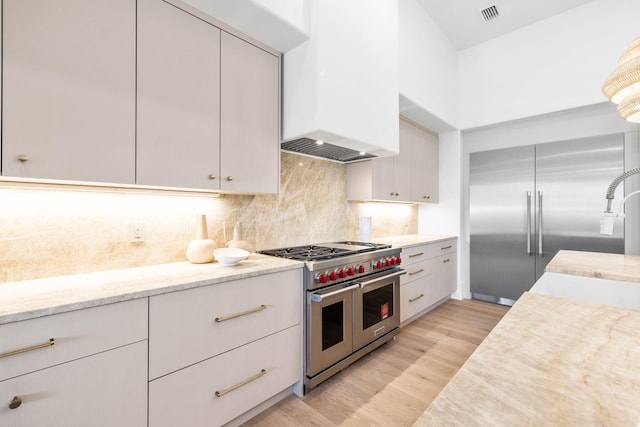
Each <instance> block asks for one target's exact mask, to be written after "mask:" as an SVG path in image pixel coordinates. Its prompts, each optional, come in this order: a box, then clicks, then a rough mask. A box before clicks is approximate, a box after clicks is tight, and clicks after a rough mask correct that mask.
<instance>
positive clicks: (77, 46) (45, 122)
mask: <svg viewBox="0 0 640 427" xmlns="http://www.w3.org/2000/svg"><path fill="white" fill-rule="evenodd" d="M2 6H3V16H2V19H3V23H2V30H3V40H2V43H3V51H2V67H3V71H2V103H3V109H2V174H3V175H5V176H14V177H26V178H50V179H63V180H78V181H99V182H113V183H127V184H133V183H134V179H135V176H134V174H135V84H136V82H135V67H136V54H135V37H136V22H135V16H136V9H135V1H134V0H109V1H101V0H61V1H55V2H53V1H48V0H4V1H3V5H2Z"/></svg>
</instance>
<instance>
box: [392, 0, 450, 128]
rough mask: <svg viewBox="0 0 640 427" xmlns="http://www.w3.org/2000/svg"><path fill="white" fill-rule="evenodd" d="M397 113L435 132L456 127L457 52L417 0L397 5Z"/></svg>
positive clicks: (405, 1) (400, 2)
mask: <svg viewBox="0 0 640 427" xmlns="http://www.w3.org/2000/svg"><path fill="white" fill-rule="evenodd" d="M398 22H399V28H398V40H399V52H398V54H399V89H400V97H401V102H400V108H401V111H400V113H401V114H402V115H404V116H406V117H407V118H409V119H411V120H413V121H415V122H416V123H419V124H421V125H423V126H425V127H427V128H429V129H431V130H433V131H435V132H443V131H448V130H453V129H455V128H456V127H457V123H458V52H457V50H456V48H455V47H454V46H453V44H452V43H451V42H450V41H449V39H447V38H446V37H445V35H444V33H443V32H442V31H441V30H440V28H439V27H438V26H437V25H436V24H435V22H434V21H433V19H431V17H430V16H429V15H428V14H427V12H426V11H425V10H424V8H423V7H422V6H420V4H419V3H418V2H417V1H416V0H402V1H399V2H398Z"/></svg>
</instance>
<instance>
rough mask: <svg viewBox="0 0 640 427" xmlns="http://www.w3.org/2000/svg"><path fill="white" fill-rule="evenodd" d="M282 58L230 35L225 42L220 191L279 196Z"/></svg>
mask: <svg viewBox="0 0 640 427" xmlns="http://www.w3.org/2000/svg"><path fill="white" fill-rule="evenodd" d="M279 62H280V61H279V58H278V57H277V56H275V55H273V54H271V53H269V52H266V51H264V50H262V49H260V48H258V47H256V46H254V45H252V44H249V43H247V42H246V41H244V40H241V39H239V38H238V37H236V36H234V35H231V34H229V33H226V32H223V33H222V40H221V76H220V80H221V93H220V105H221V107H220V108H221V111H220V117H221V118H220V158H221V164H220V174H221V177H220V179H221V182H220V189H221V190H224V191H236V192H251V193H277V192H278V186H279V182H280V65H279Z"/></svg>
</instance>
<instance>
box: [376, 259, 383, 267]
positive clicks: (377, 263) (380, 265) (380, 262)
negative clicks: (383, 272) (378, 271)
mask: <svg viewBox="0 0 640 427" xmlns="http://www.w3.org/2000/svg"><path fill="white" fill-rule="evenodd" d="M383 265H384V264H383V263H382V260H379V261H378V262H376V263H375V264H374V266H373V268H382V266H383Z"/></svg>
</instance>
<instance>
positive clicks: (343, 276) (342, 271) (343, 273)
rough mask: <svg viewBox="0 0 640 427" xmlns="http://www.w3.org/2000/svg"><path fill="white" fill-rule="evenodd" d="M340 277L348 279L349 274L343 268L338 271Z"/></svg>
mask: <svg viewBox="0 0 640 427" xmlns="http://www.w3.org/2000/svg"><path fill="white" fill-rule="evenodd" d="M338 277H339V278H341V279H344V278H345V277H347V272H346V271H344V269H343V268H341V269H340V270H338Z"/></svg>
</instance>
